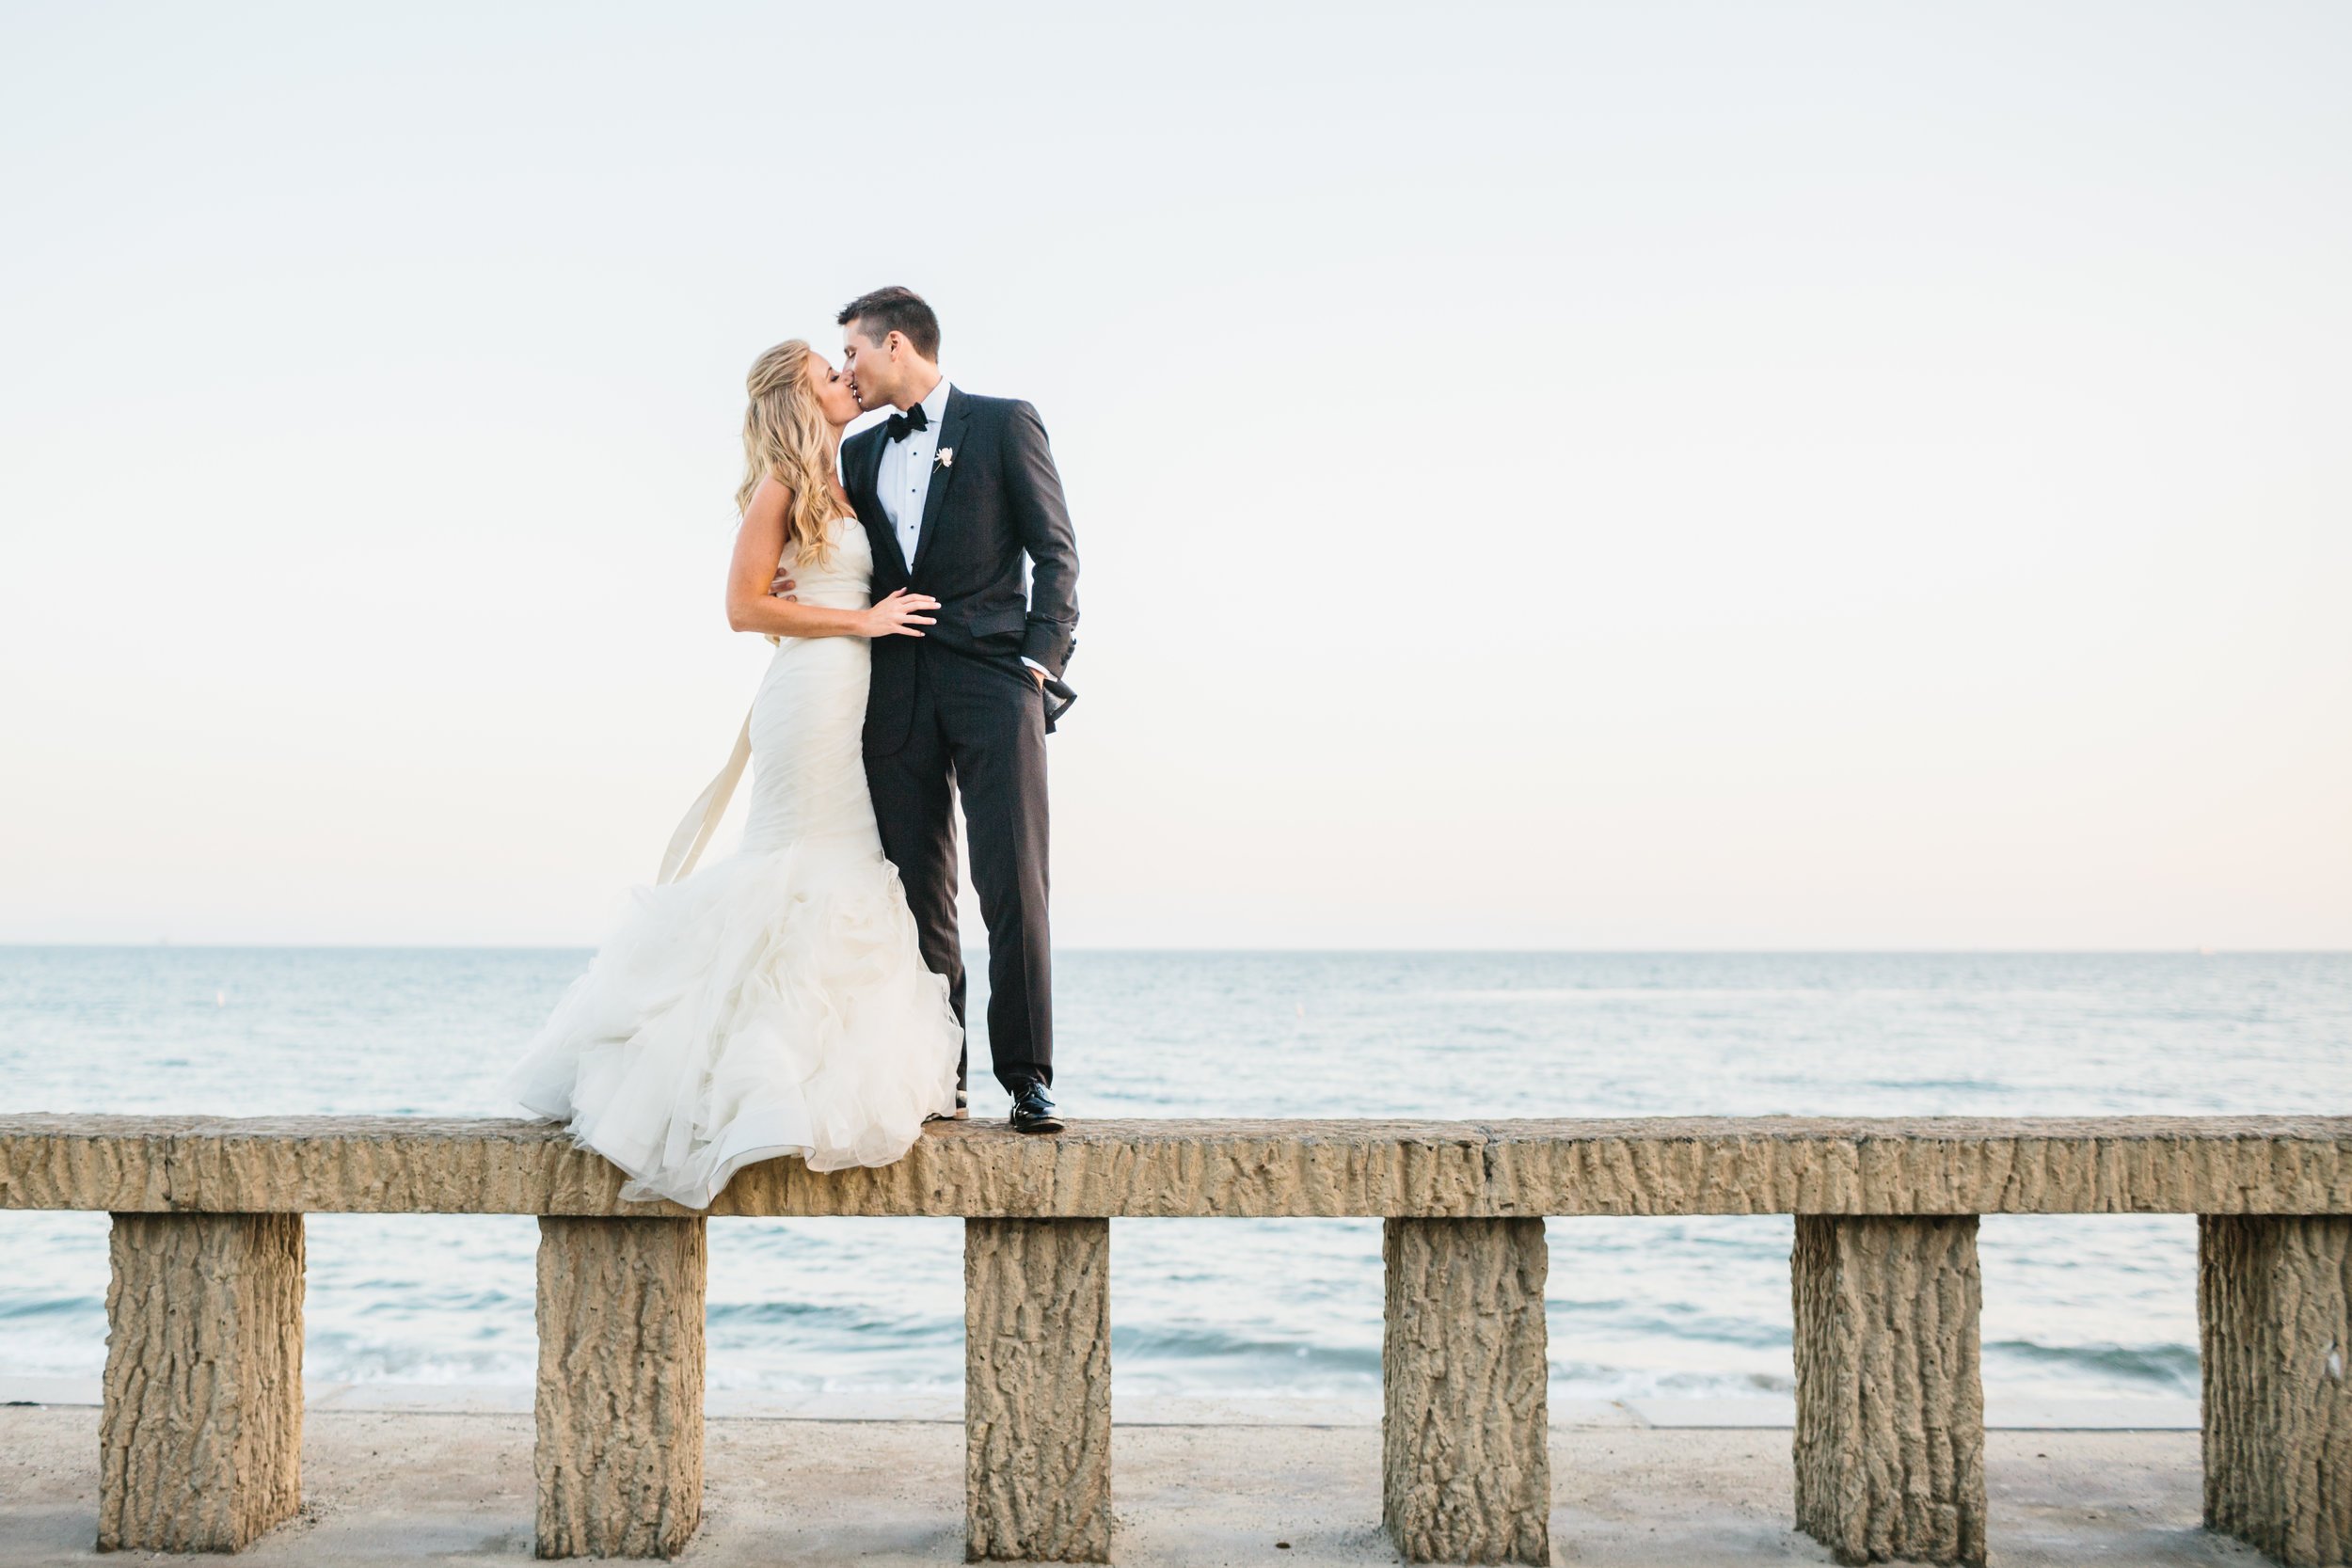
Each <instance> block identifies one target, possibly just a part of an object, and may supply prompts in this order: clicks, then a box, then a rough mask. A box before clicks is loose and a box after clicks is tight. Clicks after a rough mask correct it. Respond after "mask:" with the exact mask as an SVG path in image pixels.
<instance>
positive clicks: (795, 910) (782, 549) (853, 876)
mask: <svg viewBox="0 0 2352 1568" xmlns="http://www.w3.org/2000/svg"><path fill="white" fill-rule="evenodd" d="M837 320H838V325H840V327H841V332H842V339H841V363H840V364H839V365H837V366H836V365H834V364H831V363H829V362H828V361H827V360H826V358H825V356H823V355H822V354H820V353H818V351H817V350H816V349H815V348H813V347H812V346H810V345H809V344H808V343H806V342H804V341H801V340H799V339H794V340H792V341H789V342H783V343H779V344H777V345H776V346H775V347H773V348H771V349H770V350H768V351H767V352H766V353H765V354H762V355H761V356H759V357H758V359H757V360H756V361H755V362H754V364H753V366H752V370H751V374H750V377H749V381H748V391H749V393H750V403H749V405H748V406H747V407H746V408H745V409H744V413H743V456H744V471H743V482H742V484H741V486H740V487H739V489H738V490H737V491H736V498H735V499H736V505H737V507H738V508H739V511H740V512H741V514H742V525H741V527H740V529H739V531H738V532H737V534H736V540H735V553H734V558H733V560H732V562H730V563H729V565H728V568H727V590H726V607H727V624H728V625H729V626H733V627H734V628H735V629H736V630H738V631H744V632H758V633H762V634H765V635H766V637H767V638H768V640H769V641H771V642H772V643H774V644H775V653H774V655H773V656H772V657H771V658H770V659H769V661H768V669H767V673H766V674H765V675H764V676H763V677H762V678H761V680H760V685H759V690H758V693H757V694H756V695H755V697H754V698H753V701H752V706H751V712H750V713H749V715H748V716H746V718H745V719H744V721H743V730H742V733H741V735H740V736H738V737H737V740H736V746H735V752H734V754H733V755H732V756H731V757H730V758H729V759H728V762H727V766H726V767H725V768H723V770H722V771H721V772H720V774H719V776H718V777H717V778H716V779H714V780H712V781H711V784H710V786H709V788H707V789H706V790H705V791H704V792H703V796H702V799H700V800H697V801H695V803H694V805H693V807H692V809H691V810H690V811H689V812H688V813H687V816H686V819H685V820H684V821H683V822H681V823H680V824H679V825H678V829H677V832H675V834H674V835H673V837H672V840H671V844H670V847H669V852H668V853H667V854H666V855H665V856H664V857H663V860H662V865H661V870H660V874H659V876H658V877H657V879H656V880H655V881H654V882H653V883H651V884H649V885H640V886H637V887H634V888H632V889H631V890H630V893H629V901H628V909H627V911H626V912H625V913H624V915H623V916H622V918H621V920H620V922H619V923H618V925H617V926H616V927H614V929H613V930H612V933H611V934H610V935H609V936H608V937H607V938H606V940H605V942H603V943H602V945H601V946H600V947H599V948H598V949H597V952H596V957H595V958H593V959H592V960H591V962H590V964H589V966H588V970H587V973H586V974H582V975H580V977H579V978H578V979H576V980H574V981H573V982H572V984H571V985H570V987H569V988H568V989H567V990H565V991H564V995H563V997H562V999H561V1000H560V1001H559V1002H558V1003H557V1004H556V1006H555V1007H554V1009H553V1011H552V1012H551V1013H550V1015H549V1016H548V1020H547V1022H545V1023H544V1024H542V1025H541V1027H540V1029H539V1031H538V1033H537V1034H536V1035H535V1036H534V1037H532V1040H531V1041H530V1043H529V1044H528V1045H527V1046H526V1047H525V1049H524V1051H523V1053H522V1055H521V1057H520V1059H519V1060H518V1061H517V1062H516V1065H515V1066H514V1067H513V1068H512V1069H510V1071H509V1072H508V1075H507V1078H506V1088H507V1091H508V1092H509V1093H510V1094H511V1095H512V1097H513V1098H514V1099H516V1100H517V1101H520V1102H521V1103H522V1104H523V1105H524V1106H525V1107H526V1108H527V1109H529V1110H530V1111H531V1112H532V1114H533V1115H534V1116H537V1117H543V1118H546V1119H549V1120H556V1121H562V1122H564V1123H565V1124H566V1126H567V1130H568V1132H570V1134H571V1137H572V1140H573V1142H574V1143H576V1144H578V1145H580V1146H581V1147H584V1148H594V1149H596V1151H597V1152H598V1153H601V1154H603V1155H604V1156H605V1157H606V1158H607V1159H609V1160H611V1161H612V1163H613V1164H616V1165H618V1166H619V1167H620V1168H621V1169H622V1170H623V1171H624V1172H625V1173H626V1174H627V1176H628V1180H627V1181H626V1182H625V1183H624V1184H623V1186H622V1188H621V1196H623V1197H624V1198H625V1199H627V1200H628V1201H632V1202H637V1201H644V1200H647V1199H651V1198H657V1197H660V1198H668V1199H671V1200H672V1201H674V1202H676V1203H680V1204H684V1205H686V1206H687V1207H689V1208H694V1209H703V1208H707V1207H708V1206H709V1205H710V1202H711V1200H712V1199H713V1198H714V1197H715V1196H717V1195H718V1194H719V1192H720V1191H721V1189H723V1187H724V1186H725V1185H726V1183H727V1181H728V1179H729V1178H731V1177H732V1176H733V1175H734V1174H735V1172H736V1171H737V1170H738V1169H739V1168H741V1167H742V1166H744V1165H746V1164H751V1163H753V1162H755V1161H759V1160H768V1159H773V1158H775V1157H777V1156H779V1155H787V1154H792V1155H799V1156H801V1157H802V1158H803V1160H805V1161H806V1162H807V1165H808V1168H809V1169H811V1170H817V1171H828V1170H840V1169H844V1168H846V1167H849V1166H851V1165H880V1164H889V1163H890V1162H892V1161H894V1160H897V1159H898V1158H899V1157H900V1156H901V1155H903V1154H904V1153H905V1152H906V1151H907V1150H908V1148H911V1147H913V1145H914V1140H915V1139H916V1138H917V1137H918V1136H920V1135H921V1132H922V1127H923V1124H924V1123H925V1122H926V1121H930V1120H932V1119H936V1118H943V1117H952V1118H961V1117H963V1116H964V1115H965V1099H964V1087H965V1079H966V1060H967V1053H966V1045H965V1038H964V1022H963V1021H964V975H963V958H962V951H961V947H960V946H959V945H958V942H957V935H956V882H957V876H956V825H955V816H954V805H955V801H956V800H957V798H958V797H959V796H961V800H962V802H963V820H964V825H965V827H966V829H967V831H968V832H969V833H970V836H971V863H972V881H973V885H974V887H975V888H976V889H977V891H978V894H979V900H980V912H981V916H982V918H983V919H984V921H985V922H986V924H987V927H988V986H989V997H988V1039H989V1052H990V1055H991V1057H992V1058H993V1060H992V1066H993V1069H994V1071H995V1074H996V1081H997V1082H998V1083H1000V1084H1002V1085H1004V1087H1005V1088H1006V1090H1007V1091H1008V1092H1009V1094H1010V1095H1011V1096H1012V1114H1011V1125H1012V1127H1013V1129H1014V1130H1015V1131H1017V1132H1060V1131H1061V1128H1062V1122H1061V1119H1060V1117H1059V1116H1058V1115H1057V1112H1056V1110H1055V1106H1054V1101H1053V1098H1052V1095H1051V1093H1050V1090H1051V1088H1052V1085H1053V1082H1054V1025H1053V964H1052V951H1051V945H1050V942H1049V940H1048V935H1047V925H1046V884H1047V876H1046V791H1045V736H1047V735H1048V734H1049V733H1051V732H1052V731H1053V729H1054V727H1055V723H1056V721H1057V720H1058V719H1059V718H1060V717H1061V715H1062V714H1063V712H1064V711H1065V710H1067V709H1068V707H1069V706H1070V704H1071V702H1072V701H1073V697H1074V693H1073V692H1072V690H1071V689H1070V688H1069V687H1068V686H1066V685H1064V684H1063V682H1062V678H1061V676H1062V670H1063V666H1064V664H1065V663H1066V662H1067V661H1068V659H1069V657H1070V653H1071V649H1072V647H1073V637H1072V631H1073V628H1074V627H1075V626H1076V625H1077V621H1078V599H1077V582H1078V554H1077V544H1076V540H1075V537H1074V536H1073V533H1072V531H1071V527H1070V514H1069V511H1068V509H1067V508H1066V507H1065V506H1064V504H1063V501H1062V491H1061V480H1060V477H1059V475H1057V473H1056V472H1055V469H1054V458H1053V453H1052V452H1051V451H1050V450H1049V449H1048V448H1047V445H1046V440H1045V427H1044V425H1043V424H1042V423H1041V421H1040V420H1039V419H1038V415H1037V410H1036V409H1034V408H1032V407H1031V406H1030V405H1029V404H1026V403H1023V402H1020V401H1019V400H1017V399H1012V398H993V397H979V396H977V395H975V394H973V393H970V392H967V391H965V390H963V389H962V388H960V387H955V386H951V385H950V384H949V383H948V382H947V380H946V377H945V376H944V375H942V374H941V372H940V369H939V342H940V338H939V318H938V317H937V316H936V315H935V314H933V313H932V310H931V308H930V306H929V305H927V304H925V303H924V301H923V299H922V298H921V296H919V295H917V294H916V293H914V292H913V291H912V290H909V289H902V288H888V289H877V290H875V291H874V292H873V293H868V294H863V295H861V296H859V297H858V298H856V299H854V300H851V301H850V303H849V304H848V305H847V306H845V307H843V308H842V310H841V313H840V315H839V317H838V318H837ZM883 407H888V408H890V409H892V410H893V412H892V414H891V415H890V418H889V419H888V420H885V421H883V422H882V423H880V424H877V425H874V426H872V427H870V428H868V429H866V430H865V431H862V432H860V433H859V434H858V435H857V436H852V437H850V439H849V440H848V441H846V442H845V441H843V439H842V433H843V432H844V431H845V430H847V429H848V428H849V426H850V424H851V423H852V422H853V421H854V420H856V419H857V418H858V417H859V416H860V415H861V414H863V413H867V412H872V411H875V410H879V409H882V408H883ZM1024 562H1026V572H1025V571H1024ZM1024 578H1026V584H1025V583H1024ZM746 762H749V763H750V765H751V768H752V787H751V801H750V811H749V816H748V817H747V820H746V823H745V826H744V830H743V838H742V843H741V845H740V847H738V848H737V849H736V850H735V851H734V852H732V853H730V854H727V855H725V856H723V857H722V858H719V859H716V860H713V861H711V862H709V863H707V864H705V865H703V866H702V867H701V868H700V869H699V870H698V869H696V863H697V861H698V860H699V859H700V858H701V855H702V851H703V849H704V847H706V846H707V844H708V843H709V841H710V838H711V835H712V833H713V832H714V831H715V830H716V829H717V827H718V824H719V820H720V817H721V816H722V814H723V812H724V811H725V809H726V805H727V801H728V799H729V797H730V796H731V795H732V794H733V792H734V788H735V785H736V783H737V781H738V780H739V778H740V777H741V774H742V770H743V767H744V764H745V763H746Z"/></svg>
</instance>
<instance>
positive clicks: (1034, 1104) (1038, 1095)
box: [1012, 1082, 1061, 1132]
mask: <svg viewBox="0 0 2352 1568" xmlns="http://www.w3.org/2000/svg"><path fill="white" fill-rule="evenodd" d="M1012 1130H1013V1131H1014V1132H1060V1131H1061V1117H1057V1116H1056V1115H1055V1114H1054V1100H1053V1097H1052V1096H1051V1095H1049V1094H1047V1093H1046V1092H1045V1085H1042V1084H1040V1083H1035V1082H1031V1083H1027V1084H1024V1085H1021V1087H1020V1089H1019V1090H1018V1091H1017V1092H1016V1093H1015V1094H1014V1095H1013V1097H1012Z"/></svg>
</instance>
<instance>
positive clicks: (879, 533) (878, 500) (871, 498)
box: [850, 425, 912, 580]
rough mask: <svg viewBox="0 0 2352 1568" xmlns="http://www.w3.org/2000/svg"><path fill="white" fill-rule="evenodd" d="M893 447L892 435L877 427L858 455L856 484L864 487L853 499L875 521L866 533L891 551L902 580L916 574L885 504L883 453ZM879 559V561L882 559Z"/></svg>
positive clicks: (865, 515)
mask: <svg viewBox="0 0 2352 1568" xmlns="http://www.w3.org/2000/svg"><path fill="white" fill-rule="evenodd" d="M889 445H890V437H889V436H888V435H887V434H885V433H884V432H883V430H882V427H881V426H880V425H876V426H875V427H874V430H873V439H872V440H870V441H868V442H866V450H865V451H861V452H859V453H858V473H857V474H856V475H854V476H852V483H854V484H857V485H862V486H863V488H862V489H852V490H851V491H850V502H851V503H852V504H853V505H855V506H856V507H857V509H858V515H859V516H861V517H866V518H870V519H872V521H871V523H870V524H869V525H868V526H867V528H866V533H867V535H868V537H869V538H871V539H872V540H874V541H875V542H876V543H877V544H878V545H879V546H881V547H882V548H883V549H887V550H888V551H889V552H890V558H891V559H892V560H893V561H896V562H898V577H899V578H900V579H901V580H904V579H905V578H907V577H909V576H910V575H912V574H910V573H909V571H908V570H907V562H906V557H905V555H904V554H902V553H901V552H900V551H899V549H898V530H897V529H895V528H892V527H891V526H890V514H889V512H888V511H886V510H884V508H883V506H882V451H883V449H884V448H886V447H888V446H889ZM875 559H876V560H877V561H879V560H880V559H881V557H879V556H877V557H876V558H875Z"/></svg>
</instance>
